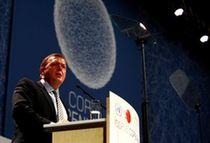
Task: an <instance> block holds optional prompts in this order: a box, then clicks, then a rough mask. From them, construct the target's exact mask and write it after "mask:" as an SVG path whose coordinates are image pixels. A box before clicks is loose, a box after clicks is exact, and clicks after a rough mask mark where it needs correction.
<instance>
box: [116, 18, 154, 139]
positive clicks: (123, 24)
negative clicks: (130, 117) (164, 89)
mask: <svg viewBox="0 0 210 143" xmlns="http://www.w3.org/2000/svg"><path fill="white" fill-rule="evenodd" d="M112 19H113V20H114V23H115V24H116V25H117V27H118V28H119V29H120V31H121V32H122V33H125V34H126V35H127V36H128V37H130V38H132V39H134V40H135V41H136V44H137V45H138V46H139V47H140V50H141V57H142V72H143V80H144V101H143V102H142V105H141V109H142V118H143V120H142V123H143V142H144V143H149V138H148V134H149V133H148V95H147V75H146V61H145V51H144V44H145V40H146V39H147V38H148V37H150V36H151V34H150V33H149V32H148V31H147V30H146V28H145V27H144V25H143V24H142V23H140V22H137V21H133V20H131V19H127V18H124V17H121V16H112ZM141 24H142V25H141Z"/></svg>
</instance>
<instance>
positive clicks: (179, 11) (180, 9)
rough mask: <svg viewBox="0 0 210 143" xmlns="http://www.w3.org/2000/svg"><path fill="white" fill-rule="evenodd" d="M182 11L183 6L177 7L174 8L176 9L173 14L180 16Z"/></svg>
mask: <svg viewBox="0 0 210 143" xmlns="http://www.w3.org/2000/svg"><path fill="white" fill-rule="evenodd" d="M183 13H184V9H183V8H178V9H176V10H175V11H174V14H175V15H176V16H182V15H183Z"/></svg>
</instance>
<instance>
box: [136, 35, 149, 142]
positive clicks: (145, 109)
mask: <svg viewBox="0 0 210 143" xmlns="http://www.w3.org/2000/svg"><path fill="white" fill-rule="evenodd" d="M136 43H137V45H138V46H139V47H140V50H141V57H142V67H143V68H142V73H143V80H144V101H143V103H142V105H141V108H142V118H143V120H142V123H143V142H144V143H149V135H148V132H149V131H148V94H147V74H146V60H145V51H144V44H145V39H144V38H140V39H137V41H136Z"/></svg>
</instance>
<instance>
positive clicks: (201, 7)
mask: <svg viewBox="0 0 210 143" xmlns="http://www.w3.org/2000/svg"><path fill="white" fill-rule="evenodd" d="M126 1H127V2H128V3H133V4H134V5H135V6H136V5H138V7H139V8H143V9H144V10H145V11H146V12H147V13H148V14H149V16H151V17H152V18H154V19H155V20H156V21H158V22H159V23H160V24H161V25H162V26H163V27H164V28H165V29H166V34H167V36H168V38H170V39H172V40H179V41H181V42H182V43H183V47H184V48H186V49H188V50H189V51H190V55H191V57H192V58H194V59H195V60H198V61H200V62H201V63H202V64H204V65H205V66H206V67H209V66H210V62H209V61H210V55H209V52H208V51H209V48H210V44H209V42H207V43H200V41H199V36H200V32H201V31H203V30H205V31H206V32H207V34H209V30H210V17H208V15H207V14H209V13H210V8H209V5H208V3H207V0H199V1H198V0H197V1H196V0H158V1H157V0H126ZM176 5H180V6H183V8H184V9H185V13H184V15H183V16H181V17H176V16H175V15H174V14H173V13H174V10H175V8H176Z"/></svg>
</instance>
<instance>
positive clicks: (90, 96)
mask: <svg viewBox="0 0 210 143" xmlns="http://www.w3.org/2000/svg"><path fill="white" fill-rule="evenodd" d="M76 87H77V88H78V89H80V90H81V91H82V92H83V93H84V94H85V95H87V96H88V97H89V98H91V99H92V100H98V99H97V98H95V97H93V96H92V95H91V94H89V93H88V92H86V91H85V90H84V89H83V88H82V87H80V86H79V85H76ZM100 105H101V107H102V108H103V109H104V110H106V107H105V106H104V105H103V104H102V103H101V102H100Z"/></svg>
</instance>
